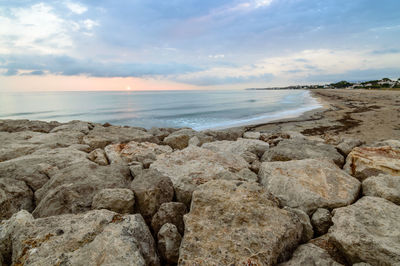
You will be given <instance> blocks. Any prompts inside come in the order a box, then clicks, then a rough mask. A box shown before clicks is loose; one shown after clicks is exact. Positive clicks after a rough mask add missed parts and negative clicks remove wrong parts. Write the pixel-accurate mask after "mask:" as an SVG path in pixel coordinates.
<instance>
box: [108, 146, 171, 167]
mask: <svg viewBox="0 0 400 266" xmlns="http://www.w3.org/2000/svg"><path fill="white" fill-rule="evenodd" d="M104 150H105V152H106V155H107V158H108V160H109V161H110V163H126V164H128V163H131V162H134V161H136V162H141V163H143V162H145V161H148V160H150V161H154V160H155V159H156V156H157V155H160V154H163V153H171V152H172V148H171V147H169V146H167V145H163V146H162V145H157V144H155V143H150V142H142V143H139V142H136V141H131V142H129V143H127V144H112V145H108V146H107V147H105V149H104Z"/></svg>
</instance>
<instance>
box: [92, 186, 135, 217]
mask: <svg viewBox="0 0 400 266" xmlns="http://www.w3.org/2000/svg"><path fill="white" fill-rule="evenodd" d="M134 204H135V195H134V194H133V192H132V190H129V189H126V188H105V189H102V190H100V191H99V192H98V193H97V194H96V195H95V196H94V197H93V202H92V208H93V209H98V210H99V209H107V210H110V211H113V212H118V213H122V214H125V213H132V212H133V205H134Z"/></svg>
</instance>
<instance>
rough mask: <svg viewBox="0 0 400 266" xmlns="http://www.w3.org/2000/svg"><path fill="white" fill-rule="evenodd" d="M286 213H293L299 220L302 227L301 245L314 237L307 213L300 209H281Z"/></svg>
mask: <svg viewBox="0 0 400 266" xmlns="http://www.w3.org/2000/svg"><path fill="white" fill-rule="evenodd" d="M283 209H284V210H286V211H290V212H293V213H294V214H296V215H297V217H298V218H299V220H300V222H301V224H302V226H303V233H302V234H301V243H306V242H308V241H309V240H310V239H312V238H313V236H314V230H313V227H312V225H311V221H310V217H308V215H307V213H305V212H304V211H302V210H300V209H293V208H290V207H284V208H283Z"/></svg>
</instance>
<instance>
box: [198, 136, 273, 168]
mask: <svg viewBox="0 0 400 266" xmlns="http://www.w3.org/2000/svg"><path fill="white" fill-rule="evenodd" d="M202 148H204V149H209V150H212V151H215V152H222V153H233V154H237V155H239V156H242V157H243V158H244V159H245V160H246V161H247V162H253V161H255V160H258V157H261V156H262V155H263V154H264V153H265V152H266V151H267V150H268V148H269V145H268V143H266V142H264V141H261V140H254V139H242V138H239V139H238V140H236V141H228V140H223V141H214V142H210V143H205V144H203V145H202ZM249 153H250V155H249ZM254 155H255V156H254Z"/></svg>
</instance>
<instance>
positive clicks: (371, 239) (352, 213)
mask: <svg viewBox="0 0 400 266" xmlns="http://www.w3.org/2000/svg"><path fill="white" fill-rule="evenodd" d="M332 221H333V226H332V227H331V228H330V229H329V235H330V239H331V241H333V242H334V243H335V245H336V246H337V247H338V248H340V250H341V251H342V252H344V254H345V255H346V257H347V259H348V260H349V261H350V262H352V263H356V262H360V261H364V262H367V263H370V264H371V265H399V264H400V241H399V239H400V222H399V221H400V206H398V205H396V204H394V203H392V202H390V201H388V200H385V199H382V198H376V197H369V196H367V197H363V198H361V199H360V200H359V201H357V202H356V203H355V204H353V205H351V206H347V207H343V208H339V209H335V210H333V218H332Z"/></svg>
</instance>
